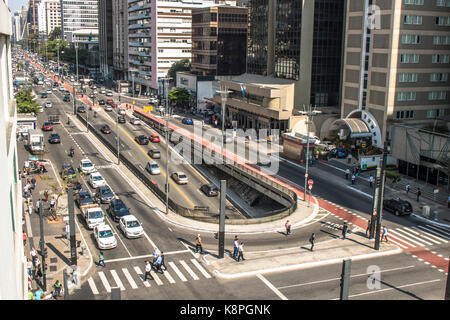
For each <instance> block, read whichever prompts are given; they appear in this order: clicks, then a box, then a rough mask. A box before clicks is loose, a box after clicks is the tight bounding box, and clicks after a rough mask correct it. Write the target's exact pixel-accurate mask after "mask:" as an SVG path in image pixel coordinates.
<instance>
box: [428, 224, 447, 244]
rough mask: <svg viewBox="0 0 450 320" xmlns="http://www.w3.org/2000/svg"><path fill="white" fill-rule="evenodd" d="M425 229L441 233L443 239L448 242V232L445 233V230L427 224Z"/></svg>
mask: <svg viewBox="0 0 450 320" xmlns="http://www.w3.org/2000/svg"><path fill="white" fill-rule="evenodd" d="M427 228H431V229H433V230H436V231H437V232H439V233H442V234H443V237H444V238H445V239H448V240H450V238H448V237H450V232H448V231H446V230H444V229H442V228H438V227H436V226H431V225H429V224H427Z"/></svg>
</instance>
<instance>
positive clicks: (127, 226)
mask: <svg viewBox="0 0 450 320" xmlns="http://www.w3.org/2000/svg"><path fill="white" fill-rule="evenodd" d="M119 229H120V230H122V232H123V233H124V234H125V237H127V238H139V237H141V236H142V235H143V234H144V228H142V224H141V223H140V222H139V221H138V219H137V218H136V217H135V216H133V215H132V214H129V215H126V216H124V217H122V218H120V220H119Z"/></svg>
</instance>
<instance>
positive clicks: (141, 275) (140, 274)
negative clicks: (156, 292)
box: [134, 266, 151, 288]
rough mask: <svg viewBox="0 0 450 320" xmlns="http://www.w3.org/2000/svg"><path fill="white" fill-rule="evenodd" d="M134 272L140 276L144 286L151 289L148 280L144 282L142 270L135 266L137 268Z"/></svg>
mask: <svg viewBox="0 0 450 320" xmlns="http://www.w3.org/2000/svg"><path fill="white" fill-rule="evenodd" d="M134 270H135V271H136V273H137V274H138V276H139V279H141V280H142V283H143V284H144V286H146V287H147V288H148V287H151V284H150V283H149V282H148V280H145V281H144V274H143V273H142V271H141V268H139V267H138V266H135V267H134Z"/></svg>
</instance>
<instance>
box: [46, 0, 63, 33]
mask: <svg viewBox="0 0 450 320" xmlns="http://www.w3.org/2000/svg"><path fill="white" fill-rule="evenodd" d="M45 15H46V21H47V22H46V25H47V31H46V33H47V35H49V34H50V33H51V32H52V31H53V30H55V28H61V5H60V2H59V0H47V1H46V2H45Z"/></svg>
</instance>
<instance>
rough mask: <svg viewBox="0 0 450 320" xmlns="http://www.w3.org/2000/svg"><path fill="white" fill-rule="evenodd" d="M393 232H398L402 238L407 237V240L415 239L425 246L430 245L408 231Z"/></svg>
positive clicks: (397, 229)
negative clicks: (402, 235)
mask: <svg viewBox="0 0 450 320" xmlns="http://www.w3.org/2000/svg"><path fill="white" fill-rule="evenodd" d="M395 230H396V231H398V232H400V234H405V236H404V237H407V239H408V240H411V238H413V239H416V240H417V241H421V242H423V243H424V244H426V245H432V243H431V242H428V241H425V240H424V239H422V238H419V237H417V236H415V235H413V234H411V233H409V232H408V231H405V230H403V229H400V228H395ZM391 231H392V230H391Z"/></svg>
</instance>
